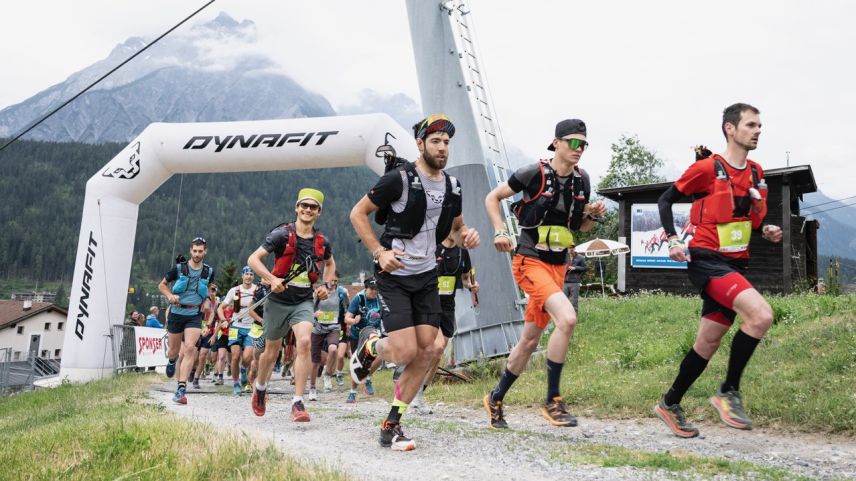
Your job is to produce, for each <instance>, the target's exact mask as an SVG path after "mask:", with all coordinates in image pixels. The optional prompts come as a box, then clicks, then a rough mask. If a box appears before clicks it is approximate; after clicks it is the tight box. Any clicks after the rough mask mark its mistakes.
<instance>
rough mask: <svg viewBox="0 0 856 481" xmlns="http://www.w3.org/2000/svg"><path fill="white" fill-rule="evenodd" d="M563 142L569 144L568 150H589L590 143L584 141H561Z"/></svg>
mask: <svg viewBox="0 0 856 481" xmlns="http://www.w3.org/2000/svg"><path fill="white" fill-rule="evenodd" d="M559 140H561V141H564V142H567V144H568V148H569V149H571V150H577V149H580V150H586V148H588V145H589V143H588V142H586V141H585V140H582V139H559Z"/></svg>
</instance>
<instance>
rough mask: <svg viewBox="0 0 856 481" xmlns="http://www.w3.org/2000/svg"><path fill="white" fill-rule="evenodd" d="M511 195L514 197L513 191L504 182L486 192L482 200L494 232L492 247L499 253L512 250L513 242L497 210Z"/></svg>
mask: <svg viewBox="0 0 856 481" xmlns="http://www.w3.org/2000/svg"><path fill="white" fill-rule="evenodd" d="M512 195H514V190H512V189H511V187H509V186H508V184H507V183H506V182H503V183H501V184H499V185H498V186H496V188H494V189H493V190H492V191H490V192H488V194H487V196H486V197H485V198H484V207H485V210H486V211H487V216H488V218H490V223H491V225H492V226H493V231H494V236H493V245H494V247H496V250H498V251H500V252H511V251H512V250H513V249H514V241H513V240H512V239H511V235H510V234H509V233H508V230H507V227H506V225H505V221H503V220H502V215H501V214H500V208H499V203H500V202H501V201H502V200H503V199H507V198H509V197H511V196H512Z"/></svg>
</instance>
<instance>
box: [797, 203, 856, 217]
mask: <svg viewBox="0 0 856 481" xmlns="http://www.w3.org/2000/svg"><path fill="white" fill-rule="evenodd" d="M845 207H856V203H853V204H844V205H839V206H836V207H830V208H829V209H823V210H819V211H816V212H806V213H805V214H804V215H817V214H820V213H821V212H829V211H831V210H836V209H843V208H845Z"/></svg>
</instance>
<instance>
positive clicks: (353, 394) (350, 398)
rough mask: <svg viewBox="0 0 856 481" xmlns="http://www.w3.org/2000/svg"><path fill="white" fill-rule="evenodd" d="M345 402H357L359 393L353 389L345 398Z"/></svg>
mask: <svg viewBox="0 0 856 481" xmlns="http://www.w3.org/2000/svg"><path fill="white" fill-rule="evenodd" d="M345 402H346V403H348V404H353V403H355V402H357V393H356V391H351V392H349V393H348V399H345Z"/></svg>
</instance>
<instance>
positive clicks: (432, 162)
mask: <svg viewBox="0 0 856 481" xmlns="http://www.w3.org/2000/svg"><path fill="white" fill-rule="evenodd" d="M422 159H423V160H424V161H425V163H426V164H428V167H431V168H432V169H435V170H443V169H445V168H446V162H447V161H446V160H444V161H443V163H442V164H440V161H438V160H437V159H436V158H435V157H434V156H433V155H431V154H429V153H428V150H425V151H423V152H422ZM447 159H448V157H447Z"/></svg>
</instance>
